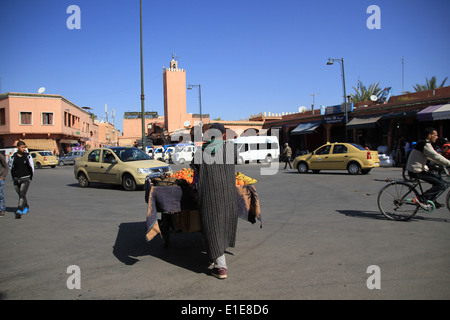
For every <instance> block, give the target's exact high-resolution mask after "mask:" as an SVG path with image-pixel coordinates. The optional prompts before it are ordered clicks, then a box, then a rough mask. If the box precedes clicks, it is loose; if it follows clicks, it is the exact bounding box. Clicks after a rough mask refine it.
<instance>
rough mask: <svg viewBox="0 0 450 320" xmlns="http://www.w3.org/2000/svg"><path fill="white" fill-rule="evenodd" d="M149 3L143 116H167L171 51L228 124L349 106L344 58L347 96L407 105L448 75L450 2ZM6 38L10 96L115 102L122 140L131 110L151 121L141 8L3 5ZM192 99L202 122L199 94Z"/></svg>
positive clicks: (24, 1) (3, 53) (123, 0)
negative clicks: (383, 92)
mask: <svg viewBox="0 0 450 320" xmlns="http://www.w3.org/2000/svg"><path fill="white" fill-rule="evenodd" d="M142 3H143V4H142V6H143V53H144V54H143V61H144V63H143V64H144V66H143V67H144V94H145V111H156V112H158V114H160V115H164V98H163V69H162V67H166V68H167V67H169V62H170V60H171V59H172V53H174V54H175V55H176V56H177V57H178V58H177V60H178V66H179V68H183V69H185V70H186V82H187V84H200V85H201V92H202V97H201V99H202V112H203V114H209V115H210V118H211V119H215V118H221V119H222V120H240V119H247V118H248V117H249V116H250V115H254V114H258V113H260V112H274V113H282V112H297V111H298V109H299V107H301V106H306V107H307V108H310V106H311V104H312V102H313V98H314V102H315V106H316V108H318V107H319V106H331V105H336V104H339V103H341V102H342V101H343V86H342V77H341V66H340V64H339V63H335V64H334V65H332V66H328V65H327V64H326V63H327V61H328V58H333V59H344V70H345V84H346V91H347V95H349V94H351V93H354V89H353V87H356V86H357V83H358V80H361V81H362V83H363V84H364V85H366V86H369V85H370V84H372V83H375V82H379V86H380V87H381V88H385V87H392V94H393V95H398V94H401V93H402V89H403V90H405V91H411V92H413V91H414V89H413V85H415V84H417V83H420V84H424V83H425V82H426V77H428V78H431V77H432V76H436V77H437V80H438V82H439V83H440V82H441V81H442V80H444V78H445V77H447V76H449V75H450V63H449V61H450V60H449V58H450V41H449V36H448V32H449V31H450V20H449V19H448V12H449V11H450V1H448V0H388V1H384V0H367V1H366V0H341V1H336V0H334V1H331V0H316V1H306V0H276V1H275V0H271V1H269V0H172V1H165V0H142ZM71 5H76V6H78V8H79V9H80V14H79V18H80V19H79V20H73V18H74V17H75V16H74V12H73V11H70V10H69V13H68V12H67V9H68V8H69V6H71ZM371 5H376V6H377V7H378V8H379V14H377V12H374V11H372V10H369V12H368V8H369V6H371ZM68 21H69V22H70V23H74V22H79V27H80V28H79V29H70V28H68V26H67V22H68ZM368 22H369V25H372V26H373V25H375V26H377V27H378V28H375V29H373V28H372V29H370V28H369V27H368ZM70 23H69V25H70ZM0 39H1V42H0V43H1V45H0V46H1V50H0V79H1V84H0V85H1V87H0V92H2V93H4V92H27V93H37V92H38V89H39V88H40V87H45V88H46V91H45V93H46V94H57V95H61V96H63V97H64V98H66V99H68V100H70V101H71V102H73V103H75V104H76V105H78V106H80V107H90V108H92V112H94V113H95V114H96V115H97V116H98V118H99V119H102V118H103V117H104V116H105V104H106V105H107V108H108V112H111V110H112V109H114V112H115V115H116V116H115V120H114V123H115V126H116V127H117V128H118V129H120V130H122V118H123V114H124V112H127V111H141V100H140V94H141V84H140V81H141V73H140V25H139V1H138V0H70V1H66V0H34V1H32V0H0ZM402 59H403V61H404V62H403V63H402ZM402 70H403V71H402ZM403 82H404V85H403V88H402V83H403ZM446 85H450V80H448V81H447V83H446ZM313 94H314V96H312V95H313ZM186 96H187V112H188V113H199V103H198V90H195V89H194V90H187V93H186ZM110 120H111V119H110Z"/></svg>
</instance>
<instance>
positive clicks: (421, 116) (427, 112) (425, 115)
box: [417, 104, 443, 121]
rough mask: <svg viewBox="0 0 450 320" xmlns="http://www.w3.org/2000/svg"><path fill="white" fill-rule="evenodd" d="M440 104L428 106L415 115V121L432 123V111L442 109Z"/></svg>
mask: <svg viewBox="0 0 450 320" xmlns="http://www.w3.org/2000/svg"><path fill="white" fill-rule="evenodd" d="M442 106H443V105H442V104H438V105H435V106H429V107H427V108H425V109H423V110H422V111H419V112H418V113H417V120H419V121H433V111H434V110H436V109H439V108H440V107H442Z"/></svg>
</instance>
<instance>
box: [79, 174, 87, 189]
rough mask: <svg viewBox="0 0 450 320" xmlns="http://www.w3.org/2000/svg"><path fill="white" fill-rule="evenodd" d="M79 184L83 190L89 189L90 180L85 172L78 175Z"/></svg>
mask: <svg viewBox="0 0 450 320" xmlns="http://www.w3.org/2000/svg"><path fill="white" fill-rule="evenodd" d="M78 183H79V184H80V187H82V188H87V187H88V186H89V180H88V178H87V177H86V175H85V174H84V173H83V172H81V173H79V174H78Z"/></svg>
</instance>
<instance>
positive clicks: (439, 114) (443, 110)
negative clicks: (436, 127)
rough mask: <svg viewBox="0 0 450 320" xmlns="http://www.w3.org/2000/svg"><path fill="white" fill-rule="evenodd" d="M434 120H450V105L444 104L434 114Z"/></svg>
mask: <svg viewBox="0 0 450 320" xmlns="http://www.w3.org/2000/svg"><path fill="white" fill-rule="evenodd" d="M432 116H433V120H447V119H450V104H444V105H442V106H441V107H439V108H438V109H436V110H434V111H433V113H432Z"/></svg>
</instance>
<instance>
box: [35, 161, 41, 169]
mask: <svg viewBox="0 0 450 320" xmlns="http://www.w3.org/2000/svg"><path fill="white" fill-rule="evenodd" d="M34 167H35V168H36V169H40V168H42V165H41V163H40V162H36V163H35V164H34Z"/></svg>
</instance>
